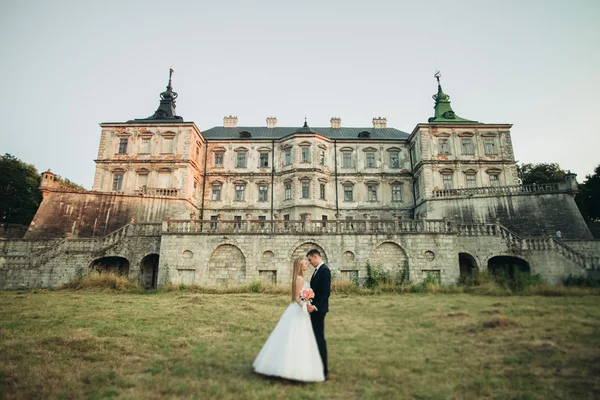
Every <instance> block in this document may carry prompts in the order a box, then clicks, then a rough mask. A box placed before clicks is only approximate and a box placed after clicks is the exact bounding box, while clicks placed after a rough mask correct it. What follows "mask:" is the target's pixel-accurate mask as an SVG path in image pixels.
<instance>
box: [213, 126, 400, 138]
mask: <svg viewBox="0 0 600 400" xmlns="http://www.w3.org/2000/svg"><path fill="white" fill-rule="evenodd" d="M300 129H301V128H298V127H277V128H267V127H266V126H238V127H237V128H225V127H222V126H215V127H214V128H210V129H207V130H205V131H203V132H202V135H203V136H204V137H205V138H206V139H247V140H252V139H259V140H261V139H262V140H269V139H281V138H283V137H285V136H289V135H292V134H294V133H296V132H298V133H302V131H301V130H300ZM310 129H311V130H312V131H314V133H317V134H319V135H322V136H325V137H328V138H330V139H359V137H358V135H359V133H361V132H369V133H370V136H369V137H364V138H363V137H361V138H360V139H375V140H406V139H408V137H409V136H410V134H408V133H406V132H402V131H401V130H398V129H395V128H377V129H375V128H372V127H371V128H337V129H335V128H313V127H311V128H310ZM241 132H250V135H251V136H250V137H247V135H244V137H240V133H241ZM361 136H362V135H361Z"/></svg>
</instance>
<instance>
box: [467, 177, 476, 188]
mask: <svg viewBox="0 0 600 400" xmlns="http://www.w3.org/2000/svg"><path fill="white" fill-rule="evenodd" d="M476 187H477V175H475V174H467V188H469V189H471V188H476Z"/></svg>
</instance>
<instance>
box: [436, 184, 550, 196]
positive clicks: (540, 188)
mask: <svg viewBox="0 0 600 400" xmlns="http://www.w3.org/2000/svg"><path fill="white" fill-rule="evenodd" d="M560 189H561V188H560V186H559V183H544V184H541V185H535V184H534V185H514V186H490V187H477V188H468V189H440V190H434V191H433V192H432V195H433V197H435V198H438V197H470V196H486V195H509V194H521V193H555V192H558V191H560Z"/></svg>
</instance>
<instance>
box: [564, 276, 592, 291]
mask: <svg viewBox="0 0 600 400" xmlns="http://www.w3.org/2000/svg"><path fill="white" fill-rule="evenodd" d="M563 285H565V286H576V287H590V288H599V287H600V279H594V278H590V277H587V276H576V275H569V276H568V277H566V278H565V280H564V281H563Z"/></svg>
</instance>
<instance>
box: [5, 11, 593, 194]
mask: <svg viewBox="0 0 600 400" xmlns="http://www.w3.org/2000/svg"><path fill="white" fill-rule="evenodd" d="M598 20H600V1H597V0H571V1H566V0H565V1H555V0H517V1H513V0H504V1H497V0H495V1H486V0H471V1H467V0H455V1H437V0H428V1H423V2H420V1H404V0H402V1H401V0H391V1H380V0H369V1H366V0H364V1H350V0H346V1H333V0H331V1H325V0H320V1H315V0H305V1H285V0H274V1H267V0H264V1H262V0H255V1H226V0H221V1H216V0H212V1H164V0H163V1H129V0H120V1H113V0H110V1H84V0H74V1H30V0H19V1H8V0H4V1H2V2H1V3H0V49H1V54H2V56H1V61H0V87H1V88H2V90H3V93H4V94H3V95H2V96H0V105H1V109H2V110H3V115H4V117H3V122H2V124H1V125H0V126H1V130H0V153H1V154H4V153H11V154H13V155H15V156H16V157H19V158H20V159H22V160H23V161H25V162H27V163H31V164H34V165H35V166H36V167H37V168H38V170H39V171H40V172H41V171H44V170H46V169H48V168H51V169H52V171H53V172H55V173H58V174H60V175H62V176H64V177H67V178H69V179H71V180H72V181H75V182H77V183H80V184H82V185H84V186H85V187H86V188H88V189H89V188H91V186H92V181H93V174H94V168H95V164H94V161H93V160H94V159H95V158H96V156H97V151H98V142H99V139H100V127H99V126H98V124H99V123H101V122H125V121H127V120H129V119H133V118H145V117H148V116H150V115H151V114H152V113H153V112H154V111H155V110H156V108H157V106H158V101H159V93H160V92H162V91H163V90H164V89H165V86H166V84H167V80H168V70H169V67H171V66H172V67H174V68H175V74H174V76H173V87H174V90H175V91H176V92H178V93H179V99H178V100H177V113H178V115H181V116H183V118H184V119H185V120H186V121H193V122H195V123H196V125H197V126H198V127H199V128H200V130H201V131H202V130H206V129H209V128H211V127H213V126H218V125H222V124H223V116H224V115H229V114H232V115H237V116H238V118H239V124H240V125H242V126H253V125H254V126H264V125H265V124H266V123H265V118H266V117H268V116H275V117H277V119H278V126H298V127H299V126H301V125H302V123H303V122H304V115H305V114H306V115H307V116H308V122H309V124H310V125H311V126H329V119H330V118H331V117H333V116H337V117H341V118H342V125H343V126H361V127H368V126H372V122H371V120H372V118H373V117H378V116H381V117H387V119H388V126H389V127H394V128H398V129H400V130H403V131H406V132H409V133H410V132H411V131H412V129H413V128H414V127H415V125H416V124H417V123H419V122H426V121H427V118H428V117H430V116H432V115H433V114H432V113H433V105H434V104H433V100H432V99H431V96H432V95H433V94H434V93H435V92H436V83H435V80H434V78H433V74H434V72H435V70H436V68H437V69H439V70H441V72H442V86H443V88H444V91H445V92H446V93H447V94H449V95H450V97H451V101H452V107H453V109H454V111H455V112H456V113H457V114H458V115H459V116H461V117H463V118H468V119H474V120H478V121H481V122H487V123H512V124H514V126H513V128H512V131H511V132H512V140H513V146H514V152H515V157H516V159H517V160H518V161H521V162H558V163H559V164H560V166H561V167H562V168H564V169H570V170H572V171H573V172H576V173H577V174H578V180H579V181H580V182H581V181H583V180H584V179H585V175H586V174H592V173H593V169H594V167H595V166H596V165H598V164H600V156H599V152H600V151H599V150H600V133H599V132H598V128H597V127H596V126H595V119H596V116H597V115H598V110H600V107H599V106H600V102H599V101H598V99H599V96H600V77H599V75H600V74H599V71H600V28H599V26H600V25H599V24H598Z"/></svg>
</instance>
